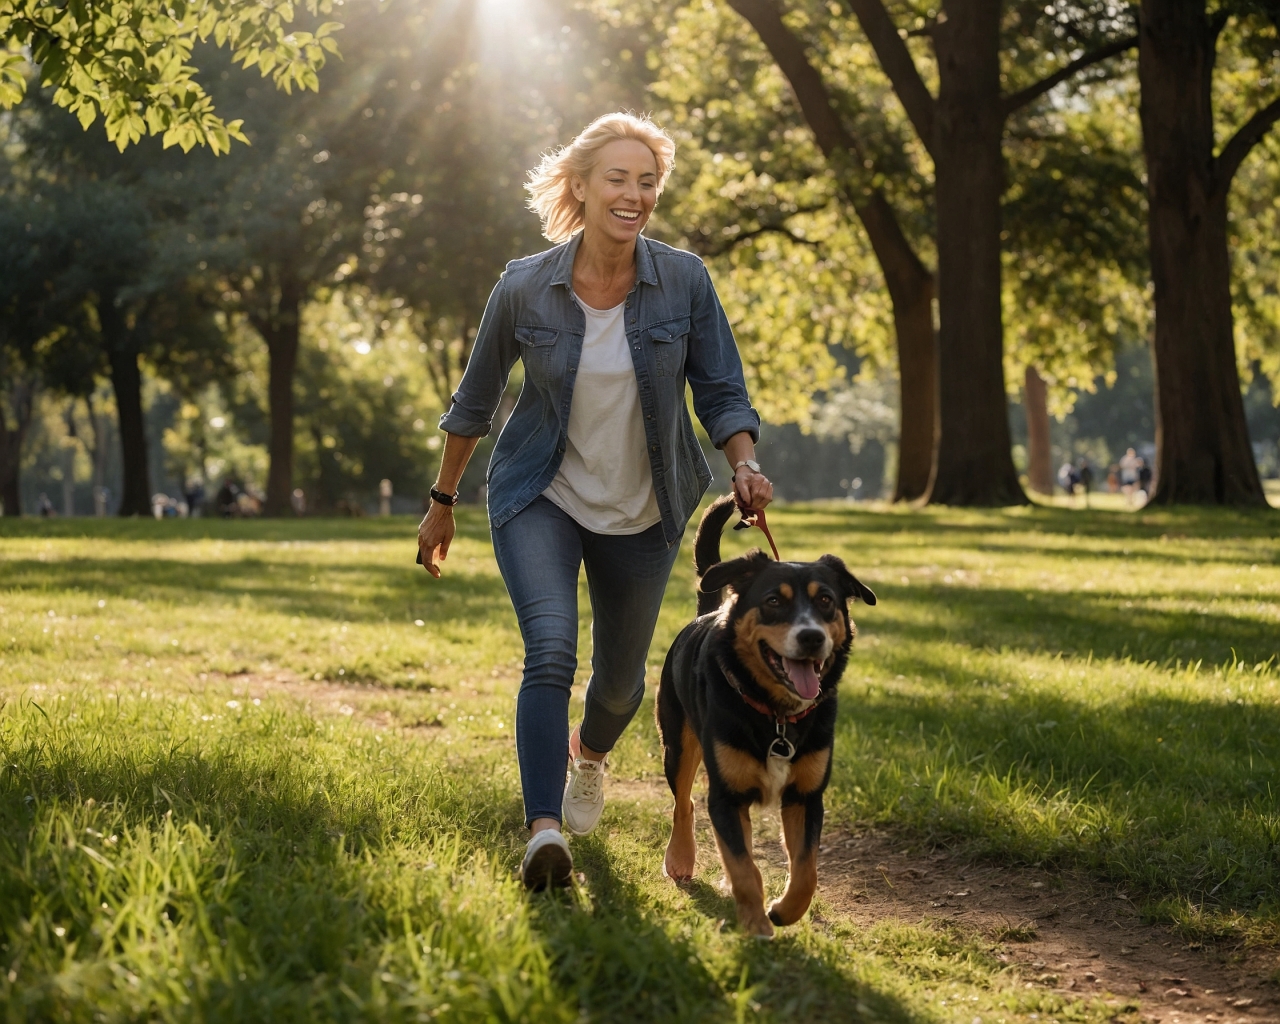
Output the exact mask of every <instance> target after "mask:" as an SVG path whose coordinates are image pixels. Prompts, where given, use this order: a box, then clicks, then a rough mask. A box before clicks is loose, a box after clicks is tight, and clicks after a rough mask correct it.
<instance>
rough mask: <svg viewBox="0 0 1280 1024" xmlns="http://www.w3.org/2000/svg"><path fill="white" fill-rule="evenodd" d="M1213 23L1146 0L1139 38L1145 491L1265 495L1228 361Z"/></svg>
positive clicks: (1211, 496)
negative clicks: (1149, 360)
mask: <svg viewBox="0 0 1280 1024" xmlns="http://www.w3.org/2000/svg"><path fill="white" fill-rule="evenodd" d="M1216 40H1217V29H1216V27H1215V26H1213V25H1211V24H1210V23H1209V20H1208V18H1207V17H1206V12H1205V3H1204V0H1143V3H1142V17H1141V32H1140V42H1139V48H1138V74H1139V79H1140V81H1141V85H1142V108H1141V116H1142V143H1143V150H1144V152H1145V155H1146V162H1147V181H1148V196H1149V200H1148V201H1149V213H1148V232H1149V236H1150V251H1151V274H1152V280H1153V282H1154V284H1155V310H1156V316H1155V339H1154V342H1153V345H1152V355H1153V362H1154V364H1155V372H1156V478H1157V482H1156V489H1155V494H1154V495H1153V496H1152V499H1151V500H1152V501H1153V502H1155V503H1157V504H1163V505H1172V504H1179V503H1196V504H1217V505H1265V504H1266V497H1265V494H1264V492H1263V490H1262V483H1261V481H1260V480H1259V478H1258V470H1257V466H1256V465H1255V464H1254V461H1253V451H1252V448H1251V447H1250V444H1249V428H1248V424H1247V422H1246V420H1245V415H1244V402H1243V401H1242V399H1241V395H1240V379H1239V375H1238V373H1237V370H1236V353H1235V339H1234V336H1233V330H1232V317H1231V266H1230V259H1229V256H1228V252H1227V193H1228V191H1229V189H1230V184H1231V182H1230V176H1229V174H1223V173H1221V172H1220V169H1219V167H1218V166H1217V161H1215V159H1214V155H1213V146H1214V131H1213V106H1212V100H1211V96H1210V89H1211V84H1212V83H1211V80H1212V75H1213V64H1214V48H1215V45H1216Z"/></svg>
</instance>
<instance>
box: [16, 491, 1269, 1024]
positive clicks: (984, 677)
mask: <svg viewBox="0 0 1280 1024" xmlns="http://www.w3.org/2000/svg"><path fill="white" fill-rule="evenodd" d="M771 519H772V520H773V521H774V522H776V527H775V534H776V536H777V537H778V540H779V543H780V546H781V547H782V551H783V554H784V555H785V556H787V557H795V558H803V557H810V556H814V555H817V554H819V553H821V552H823V551H835V552H837V553H840V554H841V555H843V556H844V557H845V558H846V560H847V561H848V562H849V564H850V565H851V567H853V569H854V571H855V572H856V573H857V574H858V575H859V577H860V578H862V579H863V580H864V581H865V582H867V583H869V584H870V585H871V586H872V587H873V588H874V589H875V590H876V592H877V593H878V594H879V596H880V598H881V603H880V604H878V605H877V606H876V607H875V608H865V607H862V606H858V607H857V608H856V610H855V611H856V616H857V619H858V623H859V628H860V637H859V641H858V644H857V646H856V649H855V654H854V657H853V659H852V661H851V664H850V669H849V672H848V674H847V675H846V680H845V683H844V685H843V688H842V698H841V705H840V715H841V718H840V723H841V724H840V734H839V737H838V740H837V748H836V749H837V756H836V767H835V771H834V776H833V781H832V786H831V789H830V790H829V799H828V807H829V816H828V821H829V823H830V826H829V827H836V826H838V825H840V824H844V825H850V826H853V825H856V824H857V823H867V822H875V823H877V824H880V825H884V826H889V827H892V828H894V829H897V830H899V831H900V832H901V833H902V834H904V835H906V836H913V837H915V838H916V839H917V840H920V841H924V842H938V843H943V844H946V845H948V846H951V847H959V848H961V849H966V850H968V851H969V852H970V853H972V855H974V856H977V857H984V858H992V859H995V860H997V861H1000V862H1006V863H1040V864H1047V865H1051V866H1052V865H1061V866H1064V867H1073V868H1076V869H1081V870H1084V871H1086V872H1088V873H1090V874H1092V875H1093V876H1095V877H1099V878H1103V879H1108V880H1113V881H1115V882H1117V883H1123V884H1124V885H1125V886H1126V888H1127V889H1128V891H1129V892H1130V893H1131V894H1132V895H1133V897H1134V898H1135V899H1138V900H1140V901H1141V903H1142V905H1143V906H1144V908H1145V910H1146V911H1147V913H1148V914H1149V915H1151V916H1152V917H1154V918H1157V919H1164V920H1169V921H1173V922H1176V923H1177V924H1178V925H1179V926H1180V927H1182V928H1183V929H1184V930H1185V931H1186V932H1187V933H1188V934H1189V935H1190V936H1194V937H1197V938H1201V937H1206V936H1217V935H1236V936H1242V937H1244V938H1245V939H1247V940H1248V941H1252V942H1258V943H1267V944H1273V943H1276V942H1278V941H1280V903H1278V901H1277V897H1276V892H1277V881H1278V880H1280V879H1278V877H1277V876H1278V874H1280V806H1278V803H1277V793H1276V792H1275V789H1276V785H1277V783H1276V782H1275V778H1276V771H1275V769H1276V761H1277V758H1278V757H1280V694H1278V693H1277V680H1278V679H1280V668H1278V667H1277V653H1278V651H1280V639H1278V638H1280V604H1278V603H1277V598H1278V597H1280V554H1278V553H1277V547H1276V544H1275V541H1274V537H1275V534H1276V523H1275V521H1274V519H1275V517H1274V514H1266V513H1258V514H1242V513H1230V512H1216V511H1196V510H1189V511H1178V512H1165V511H1151V510H1147V511H1143V512H1139V513H1136V514H1124V513H1120V512H1117V511H1113V510H1095V511H1091V512H1086V511H1072V510H1067V509H1063V508H1045V507H1039V508H1030V509H1022V510H1016V511H1006V512H999V511H995V512H959V511H947V510H931V511H928V512H924V513H904V512H901V511H884V510H881V511H866V510H853V509H850V508H849V507H847V506H844V505H837V504H832V505H814V506H794V507H792V508H790V509H785V510H783V509H779V510H778V511H777V513H776V514H775V515H774V516H771ZM460 526H461V529H460V534H459V539H458V541H457V543H456V544H455V547H454V551H453V554H452V555H451V557H450V559H449V561H448V562H447V563H446V575H445V578H444V579H443V580H440V581H432V580H429V579H428V578H427V577H426V576H425V574H424V573H422V571H421V569H417V568H415V567H414V565H413V561H412V558H413V546H414V545H413V535H414V524H413V523H412V522H410V521H408V520H404V519H391V520H343V521H338V520H304V521H299V522H211V521H183V522H163V523H156V522H141V521H140V522H113V521H89V520H72V521H52V522H34V521H29V520H28V521H18V522H3V523H0V696H2V697H3V699H4V700H5V704H4V706H3V709H2V710H0V761H2V762H3V763H2V764H0V931H2V933H3V934H2V935H0V1012H2V1013H3V1015H4V1018H5V1019H6V1020H15V1021H16V1020H32V1021H37V1020H39V1021H44V1020H85V1021H96V1020H108V1021H114V1020H175V1021H176V1020H182V1021H190V1020H209V1021H218V1020H233V1019H234V1020H264V1021H265V1020H271V1021H276V1020H280V1021H287V1020H298V1021H310V1020H379V1021H382V1020H426V1019H432V1020H434V1019H440V1020H466V1021H485V1020H510V1021H525V1020H533V1021H543V1020H546V1021H559V1020H565V1021H577V1020H583V1019H587V1020H596V1019H599V1020H610V1021H612V1020H626V1021H630V1020H635V1021H667V1020H689V1021H694V1020H699V1021H701V1020H723V1021H735V1020H791V1019H808V1020H814V1021H827V1020H830V1021H847V1020H889V1021H895V1020H897V1021H907V1020H911V1021H939V1022H942V1021H956V1022H962V1024H971V1022H972V1021H973V1020H974V1018H975V1017H980V1018H981V1020H982V1021H984V1022H991V1024H998V1022H999V1021H1002V1020H1003V1021H1008V1022H1012V1021H1015V1020H1024V1019H1030V1014H1033V1013H1035V1014H1039V1015H1040V1019H1042V1020H1047V1019H1050V1018H1052V1019H1055V1020H1062V1021H1066V1020H1073V1021H1074V1020H1081V1021H1102V1020H1107V1019H1110V1018H1112V1017H1113V1016H1115V1015H1116V1014H1118V1013H1119V1014H1121V1015H1123V1014H1125V1013H1126V1012H1129V1010H1126V1007H1125V1005H1124V1004H1117V1003H1116V1002H1115V1001H1114V1000H1113V1001H1111V1003H1110V1004H1108V1003H1107V1002H1106V1001H1103V1000H1097V999H1094V1000H1092V1001H1090V1000H1089V999H1086V998H1084V997H1082V998H1081V999H1079V1000H1076V1001H1074V1002H1071V1003H1064V1002H1063V1001H1062V1000H1061V999H1060V998H1059V997H1058V996H1056V995H1054V994H1052V993H1048V992H1045V991H1042V990H1040V989H1035V990H1029V989H1027V988H1025V987H1024V986H1023V984H1022V983H1021V979H1019V978H1017V977H1015V976H1014V975H1013V974H1012V973H1011V972H1010V971H1009V969H1008V968H1006V967H1005V965H1004V964H1003V963H1002V962H1001V961H1000V960H999V959H997V954H998V953H999V951H1000V942H999V939H998V938H997V937H995V936H991V935H981V934H977V933H974V932H966V931H964V930H961V929H959V928H957V927H956V926H953V925H946V924H943V923H936V924H929V923H927V922H926V923H904V922H898V921H884V922H882V923H880V924H878V925H876V926H875V927H873V928H859V927H855V926H854V925H853V924H852V923H851V922H850V921H848V920H847V919H844V918H842V916H841V915H840V914H838V913H836V912H834V911H833V910H832V909H831V908H829V907H824V906H822V905H821V904H819V906H818V907H817V909H818V911H819V915H818V919H816V920H815V919H808V920H806V922H804V923H803V924H801V925H800V926H798V927H796V928H793V929H788V930H787V932H786V934H785V935H784V936H783V937H782V938H780V939H779V940H777V941H775V942H774V943H772V944H760V943H758V942H755V941H751V940H747V939H745V938H743V937H742V936H740V935H739V934H738V933H737V932H736V931H735V930H734V928H733V926H732V920H733V910H732V902H731V901H730V900H729V899H727V898H726V897H725V896H724V895H723V894H722V893H721V892H720V891H719V890H718V889H717V888H716V887H715V885H714V883H715V881H716V879H717V878H718V877H719V870H718V868H717V866H716V865H714V864H713V863H710V862H702V863H700V868H701V871H700V875H699V878H698V879H697V880H696V882H695V884H694V886H693V887H692V888H691V889H690V890H689V891H688V892H681V891H679V890H677V889H675V888H674V887H672V886H671V885H670V884H669V883H667V882H666V881H665V880H663V879H662V878H661V877H660V876H659V875H658V865H659V863H660V860H661V852H662V848H663V845H664V843H665V839H666V833H667V821H666V816H665V813H664V807H663V805H662V803H661V801H658V800H634V801H629V800H624V799H615V800H613V801H612V802H611V804H610V806H609V808H608V810H607V811H606V817H605V819H604V822H603V825H602V827H601V828H600V829H598V830H597V832H596V833H595V834H593V835H592V836H591V837H587V838H585V839H582V840H577V841H575V844H574V848H575V855H576V857H577V861H578V868H579V870H580V871H581V872H582V874H583V878H584V882H583V884H582V885H581V886H580V887H579V889H578V890H577V891H576V892H574V893H573V894H571V895H561V896H543V897H536V898H528V897H526V896H525V895H524V894H523V892H522V891H521V890H520V889H519V888H518V886H517V885H516V884H515V882H514V881H513V880H512V874H511V873H512V869H513V868H514V867H515V866H516V864H517V863H518V857H519V851H520V846H521V843H522V830H521V828H520V817H521V812H520V801H519V784H518V777H517V774H516V769H515V758H514V749H513V744H512V739H511V730H512V712H513V697H514V694H515V689H516V686H517V685H518V681H519V673H520V659H521V648H520V643H519V634H518V632H517V630H516V627H515V623H514V619H513V617H512V614H511V611H510V607H509V605H508V603H507V600H506V596H505V591H504V590H503V588H502V584H501V580H500V578H499V577H498V575H497V572H496V569H495V566H494V563H493V558H492V552H491V550H490V548H489V545H488V536H487V529H486V526H485V524H484V521H483V516H482V514H481V513H479V512H478V511H476V510H465V511H463V512H462V513H461V519H460ZM756 539H757V538H756V537H755V536H754V535H752V536H749V537H747V538H745V541H751V542H754V541H755V540H756ZM745 541H744V538H743V536H742V535H740V534H738V535H731V537H729V538H727V539H726V545H725V547H726V553H728V552H730V551H733V550H737V549H739V548H741V547H743V546H745ZM691 587H692V580H691V571H690V566H689V562H688V558H687V557H683V556H682V558H681V560H680V562H679V563H678V567H677V570H676V573H675V576H674V578H673V581H672V585H671V589H670V591H669V595H668V600H667V603H666V606H665V607H664V610H663V615H662V618H661V621H660V623H659V627H658V631H657V636H656V637H655V640H654V646H653V651H652V655H651V659H650V664H651V672H650V676H651V679H656V676H657V672H658V669H659V667H660V665H661V660H662V656H663V653H664V652H665V650H666V647H667V645H668V644H669V643H670V641H671V639H672V637H673V636H674V635H675V633H676V631H678V629H679V628H680V627H681V625H683V623H684V622H686V621H687V620H688V617H689V616H690V615H691V614H692V609H693V600H692V591H691ZM581 618H582V627H583V641H582V650H583V654H584V657H583V662H584V664H585V662H586V657H585V654H586V651H587V648H588V644H589V639H588V633H587V628H588V625H589V611H588V608H587V604H586V599H585V593H584V596H583V600H582V608H581ZM415 622H421V623H422V625H416V624H415ZM580 675H581V676H582V677H583V678H585V671H580ZM351 685H356V686H365V687H368V689H366V690H364V691H359V692H360V693H361V694H362V696H361V700H360V701H359V713H356V714H353V713H352V710H353V709H352V707H351V706H350V705H349V704H348V703H346V701H348V700H351V701H352V702H353V703H355V698H353V697H351V696H350V695H351V694H352V693H354V692H357V691H352V690H351V689H350V688H349V687H350V686H351ZM651 715H652V707H651V702H649V701H647V702H646V705H645V707H644V709H642V711H641V714H640V715H639V716H638V717H637V719H636V722H635V723H634V725H633V726H632V728H631V729H630V730H629V731H628V733H627V735H626V736H625V737H624V738H623V741H622V743H621V744H620V745H619V748H618V751H617V753H616V755H615V757H614V766H615V771H614V776H615V777H616V778H619V779H633V780H650V781H655V777H656V774H657V772H658V768H659V762H658V760H657V754H658V747H657V737H656V733H655V729H654V726H653V723H652V718H651ZM767 877H768V884H769V885H770V886H771V887H772V888H775V889H776V888H777V887H779V886H780V884H781V882H782V878H781V876H778V875H777V873H776V872H774V873H770V874H768V876H767ZM943 1000H945V1005H943ZM1130 1010H1131V1008H1130Z"/></svg>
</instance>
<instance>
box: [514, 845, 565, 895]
mask: <svg viewBox="0 0 1280 1024" xmlns="http://www.w3.org/2000/svg"><path fill="white" fill-rule="evenodd" d="M520 874H521V878H522V879H523V881H524V887H525V888H526V889H529V890H531V891H532V892H541V891H542V890H543V889H547V888H557V889H563V888H565V887H566V886H567V885H568V884H569V883H570V881H571V880H572V879H573V859H572V858H571V857H570V856H569V852H568V851H567V850H565V849H564V848H563V847H561V846H557V845H555V844H554V843H548V844H547V845H546V846H543V847H541V848H540V849H538V850H536V851H534V854H533V856H532V857H530V858H529V860H528V861H527V862H526V863H525V864H524V867H523V868H522V869H521V872H520Z"/></svg>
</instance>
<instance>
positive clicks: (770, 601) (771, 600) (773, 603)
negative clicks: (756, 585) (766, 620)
mask: <svg viewBox="0 0 1280 1024" xmlns="http://www.w3.org/2000/svg"><path fill="white" fill-rule="evenodd" d="M764 603H765V604H766V605H768V606H769V607H770V608H777V607H778V605H780V604H782V600H781V599H780V598H779V597H778V595H777V594H770V595H769V596H768V597H766V598H765V599H764Z"/></svg>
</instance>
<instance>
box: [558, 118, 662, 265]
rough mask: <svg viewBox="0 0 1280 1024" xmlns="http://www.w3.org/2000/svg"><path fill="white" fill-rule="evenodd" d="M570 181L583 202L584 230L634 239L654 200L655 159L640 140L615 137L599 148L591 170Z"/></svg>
mask: <svg viewBox="0 0 1280 1024" xmlns="http://www.w3.org/2000/svg"><path fill="white" fill-rule="evenodd" d="M572 185H573V194H574V195H575V196H577V198H578V201H579V202H581V203H584V204H585V209H584V211H583V212H584V214H585V220H586V225H585V227H586V230H587V231H589V232H591V233H592V234H597V233H599V234H602V235H603V236H604V237H606V238H609V239H611V240H613V241H615V242H619V243H626V242H635V238H636V235H638V234H640V231H641V229H642V228H643V227H644V226H645V224H647V223H648V221H649V215H650V214H651V213H653V208H654V206H655V205H656V204H657V202H658V161H657V158H656V157H654V155H653V150H651V149H650V148H649V147H648V146H646V145H645V144H644V143H643V142H638V141H636V140H635V139H616V140H614V141H613V142H610V143H609V144H608V145H607V146H605V147H604V148H603V149H602V150H600V155H599V157H598V158H597V159H596V163H595V166H594V167H593V168H591V174H590V175H589V176H588V177H587V178H586V179H583V178H579V177H576V176H575V177H574V179H573V182H572Z"/></svg>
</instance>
